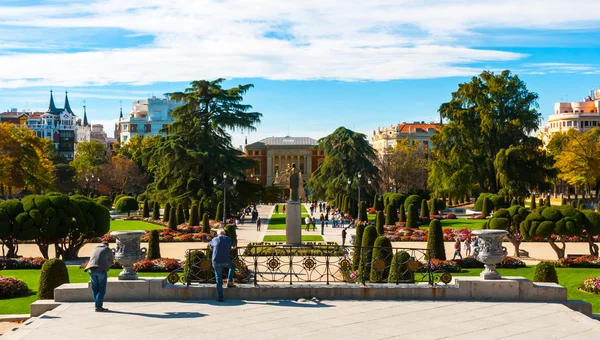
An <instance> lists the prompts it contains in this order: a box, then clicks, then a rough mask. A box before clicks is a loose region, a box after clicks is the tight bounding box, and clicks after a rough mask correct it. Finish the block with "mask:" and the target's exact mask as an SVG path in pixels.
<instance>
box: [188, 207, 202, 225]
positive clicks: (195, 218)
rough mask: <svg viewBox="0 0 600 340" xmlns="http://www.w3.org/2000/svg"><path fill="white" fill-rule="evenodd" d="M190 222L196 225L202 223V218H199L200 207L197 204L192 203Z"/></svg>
mask: <svg viewBox="0 0 600 340" xmlns="http://www.w3.org/2000/svg"><path fill="white" fill-rule="evenodd" d="M188 224H189V225H191V226H194V227H196V226H198V225H200V218H198V207H197V206H196V205H195V204H192V209H190V220H189V222H188Z"/></svg>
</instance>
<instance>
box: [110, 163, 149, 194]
mask: <svg viewBox="0 0 600 340" xmlns="http://www.w3.org/2000/svg"><path fill="white" fill-rule="evenodd" d="M99 173H100V174H101V178H100V182H99V184H100V187H99V190H100V192H106V193H108V192H128V193H136V194H137V193H140V192H143V191H145V190H146V186H147V184H148V180H147V176H146V175H144V174H142V173H141V171H140V168H139V167H138V166H137V164H136V163H135V162H134V161H133V160H130V159H127V158H121V157H112V158H111V159H110V162H108V163H107V164H104V165H102V166H100V167H99Z"/></svg>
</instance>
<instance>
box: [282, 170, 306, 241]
mask: <svg viewBox="0 0 600 340" xmlns="http://www.w3.org/2000/svg"><path fill="white" fill-rule="evenodd" d="M300 180H301V179H300V176H299V175H298V171H297V170H296V164H292V168H291V169H290V199H289V200H288V201H287V207H286V209H285V240H286V244H289V245H300V244H302V228H301V227H302V225H301V224H302V214H301V213H300V200H299V198H298V187H299V183H300Z"/></svg>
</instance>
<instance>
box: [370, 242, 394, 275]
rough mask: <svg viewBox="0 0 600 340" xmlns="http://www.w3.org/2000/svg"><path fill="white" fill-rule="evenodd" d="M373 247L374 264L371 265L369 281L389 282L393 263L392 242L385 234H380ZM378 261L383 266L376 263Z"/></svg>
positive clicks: (372, 261) (372, 260)
mask: <svg viewBox="0 0 600 340" xmlns="http://www.w3.org/2000/svg"><path fill="white" fill-rule="evenodd" d="M373 247H374V248H373V257H372V259H371V263H372V264H374V265H372V266H371V273H370V276H369V282H371V283H373V282H387V280H388V275H389V272H390V264H391V263H392V242H391V241H390V239H389V238H387V237H385V236H379V237H378V238H377V239H375V244H374V246H373ZM378 261H383V262H378ZM376 263H377V264H379V263H381V264H383V266H381V267H378V265H375V264H376Z"/></svg>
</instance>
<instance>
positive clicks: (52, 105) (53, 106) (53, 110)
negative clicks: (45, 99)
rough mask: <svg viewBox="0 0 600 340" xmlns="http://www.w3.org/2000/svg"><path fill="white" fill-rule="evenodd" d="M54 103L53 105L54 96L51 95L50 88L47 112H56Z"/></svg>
mask: <svg viewBox="0 0 600 340" xmlns="http://www.w3.org/2000/svg"><path fill="white" fill-rule="evenodd" d="M56 111H57V110H56V105H54V97H53V96H52V90H50V104H49V105H48V112H50V113H56Z"/></svg>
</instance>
